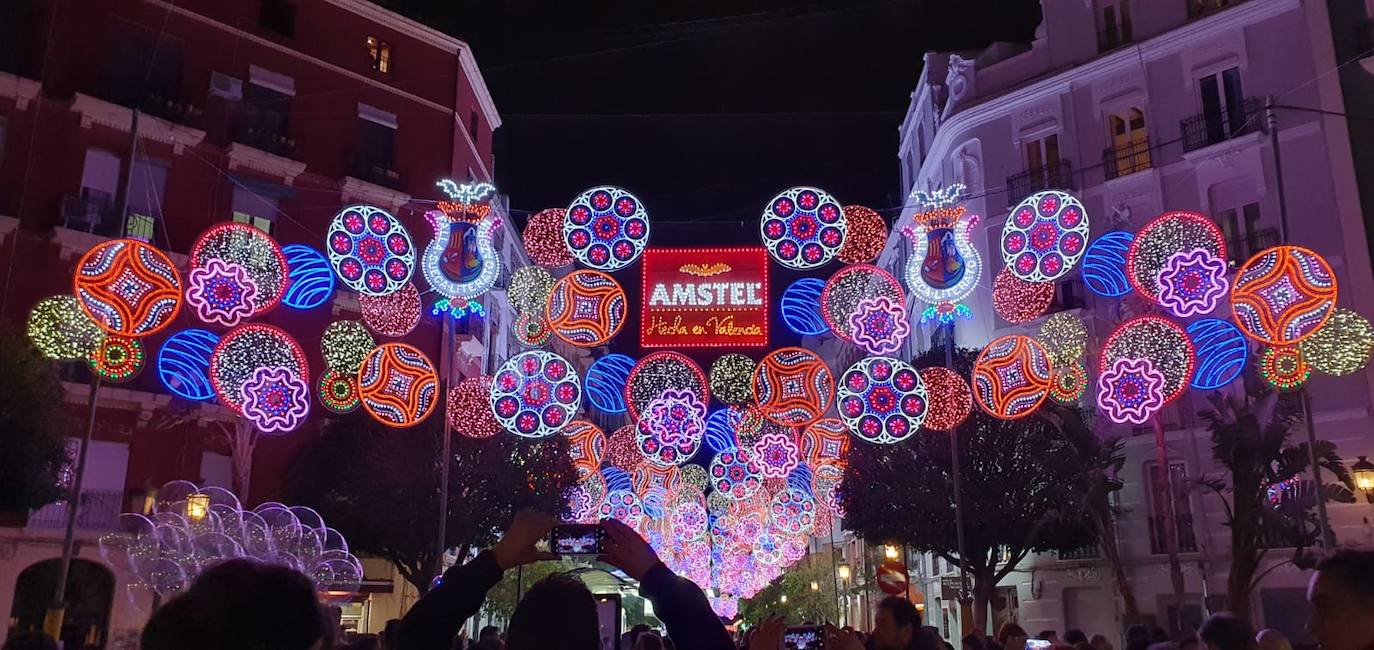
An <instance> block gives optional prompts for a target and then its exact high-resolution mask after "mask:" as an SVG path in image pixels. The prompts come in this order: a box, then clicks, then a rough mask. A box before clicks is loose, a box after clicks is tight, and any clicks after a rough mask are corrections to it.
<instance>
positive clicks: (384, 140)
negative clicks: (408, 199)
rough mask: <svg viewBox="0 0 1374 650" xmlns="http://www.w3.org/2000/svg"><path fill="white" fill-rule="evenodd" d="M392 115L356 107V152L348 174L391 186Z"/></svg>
mask: <svg viewBox="0 0 1374 650" xmlns="http://www.w3.org/2000/svg"><path fill="white" fill-rule="evenodd" d="M396 126H397V123H396V114H395V113H388V112H387V111H383V110H381V109H379V108H375V107H372V106H368V105H367V104H361V103H360V104H358V148H357V152H356V153H355V155H354V159H353V171H352V173H353V174H354V176H355V177H356V178H361V179H363V180H365V181H368V182H371V183H378V184H381V185H387V186H394V185H395V184H396V183H398V182H399V181H400V175H399V174H398V173H397V172H396Z"/></svg>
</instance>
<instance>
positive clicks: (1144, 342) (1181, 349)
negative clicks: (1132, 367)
mask: <svg viewBox="0 0 1374 650" xmlns="http://www.w3.org/2000/svg"><path fill="white" fill-rule="evenodd" d="M1122 358H1126V359H1148V360H1149V361H1150V363H1151V364H1152V366H1153V368H1154V369H1155V370H1156V371H1158V372H1159V373H1160V374H1162V375H1164V403H1165V404H1168V403H1169V402H1172V401H1174V400H1175V399H1178V396H1179V395H1182V394H1183V391H1185V390H1187V388H1188V383H1189V381H1191V379H1192V377H1193V368H1194V367H1195V365H1196V361H1197V357H1196V356H1195V352H1194V350H1193V342H1192V340H1191V339H1190V338H1188V332H1187V331H1186V330H1184V329H1183V326H1182V325H1179V324H1178V323H1175V322H1174V321H1171V320H1168V319H1166V318H1161V317H1159V316H1138V317H1136V318H1132V319H1131V320H1128V321H1126V322H1124V323H1122V324H1120V325H1118V326H1117V328H1116V330H1115V331H1113V332H1112V334H1111V336H1109V337H1108V338H1107V342H1106V344H1105V345H1103V346H1102V354H1101V359H1100V361H1101V366H1100V369H1101V372H1102V373H1105V372H1106V371H1107V369H1108V368H1111V367H1112V364H1114V363H1115V362H1116V360H1117V359H1122Z"/></svg>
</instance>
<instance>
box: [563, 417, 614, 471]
mask: <svg viewBox="0 0 1374 650" xmlns="http://www.w3.org/2000/svg"><path fill="white" fill-rule="evenodd" d="M563 437H564V438H567V440H568V456H569V457H570V458H572V465H573V468H574V469H576V470H577V476H578V478H579V479H581V478H584V477H586V476H588V475H589V474H592V473H595V472H596V471H597V468H599V467H601V459H602V457H604V456H605V455H606V433H605V432H604V431H602V430H601V427H598V426H596V425H595V424H592V423H591V422H588V421H586V420H573V421H572V422H569V423H568V426H566V427H563Z"/></svg>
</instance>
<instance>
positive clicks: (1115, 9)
mask: <svg viewBox="0 0 1374 650" xmlns="http://www.w3.org/2000/svg"><path fill="white" fill-rule="evenodd" d="M1097 16H1098V20H1099V21H1100V23H1099V24H1098V31H1097V49H1098V50H1099V51H1101V52H1106V51H1107V50H1113V49H1116V48H1117V47H1120V46H1121V45H1124V44H1126V43H1129V42H1131V0H1102V4H1101V9H1099V11H1098V14H1097Z"/></svg>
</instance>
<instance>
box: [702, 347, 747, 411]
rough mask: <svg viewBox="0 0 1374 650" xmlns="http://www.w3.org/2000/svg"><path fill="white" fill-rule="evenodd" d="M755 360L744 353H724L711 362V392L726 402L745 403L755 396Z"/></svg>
mask: <svg viewBox="0 0 1374 650" xmlns="http://www.w3.org/2000/svg"><path fill="white" fill-rule="evenodd" d="M756 365H758V364H756V363H754V360H753V359H751V358H749V357H747V356H745V355H743V354H724V355H721V356H720V357H718V358H717V359H716V360H715V361H713V362H712V363H711V371H710V376H709V380H710V384H711V393H712V394H713V395H715V396H716V399H718V400H720V401H721V402H723V403H725V404H743V403H745V402H747V401H749V400H751V399H753V397H754V387H753V384H752V380H753V375H754V367H755V366H756Z"/></svg>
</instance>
